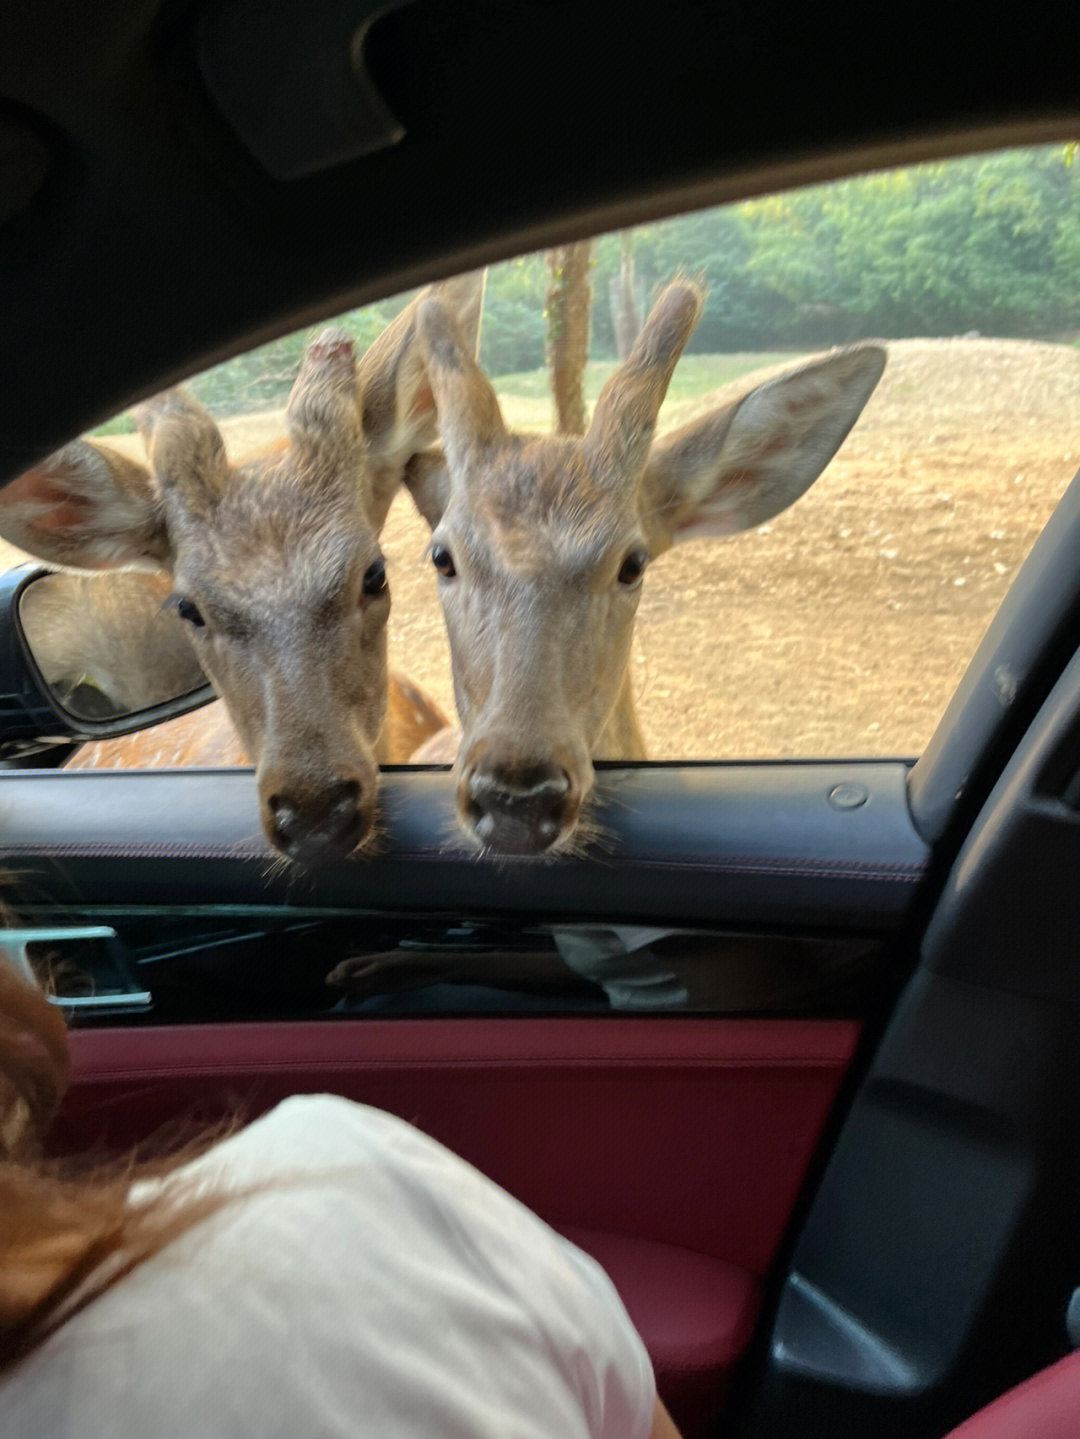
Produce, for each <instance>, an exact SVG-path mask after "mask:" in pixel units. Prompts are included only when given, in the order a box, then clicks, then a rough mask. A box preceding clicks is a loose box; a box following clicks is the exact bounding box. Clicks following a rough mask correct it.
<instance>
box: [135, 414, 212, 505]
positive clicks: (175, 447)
mask: <svg viewBox="0 0 1080 1439" xmlns="http://www.w3.org/2000/svg"><path fill="white" fill-rule="evenodd" d="M132 414H133V415H134V417H135V423H136V424H137V425H138V427H139V433H140V434H141V435H142V437H143V442H144V444H145V445H146V453H147V455H148V456H149V457H150V468H151V470H152V471H153V475H154V479H155V481H156V482H157V485H158V487H159V488H160V489H161V490H163V491H167V490H176V491H177V492H178V493H180V494H181V495H182V496H183V498H184V501H185V504H186V505H188V506H189V507H192V508H195V507H198V506H205V505H206V504H207V503H212V502H213V501H214V500H216V499H217V497H218V496H219V495H220V494H221V490H222V486H223V485H224V482H225V477H226V475H227V473H228V462H227V461H226V458H225V441H224V440H223V439H222V438H221V431H220V430H219V429H218V427H217V425H216V424H215V423H214V420H213V417H212V415H211V414H210V411H209V410H207V409H205V408H204V406H202V405H200V404H199V402H198V400H196V399H193V398H192V396H191V395H189V394H187V393H186V392H185V391H184V390H179V389H177V390H164V391H163V392H162V393H161V394H160V395H154V396H153V397H152V398H151V399H149V400H144V401H143V403H142V404H141V405H137V406H136V407H135V409H134V410H133V411H132Z"/></svg>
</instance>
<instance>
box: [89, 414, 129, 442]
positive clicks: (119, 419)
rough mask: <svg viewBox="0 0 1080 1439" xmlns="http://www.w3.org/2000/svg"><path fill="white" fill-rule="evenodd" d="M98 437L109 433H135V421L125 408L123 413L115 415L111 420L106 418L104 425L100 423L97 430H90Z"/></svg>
mask: <svg viewBox="0 0 1080 1439" xmlns="http://www.w3.org/2000/svg"><path fill="white" fill-rule="evenodd" d="M90 433H91V435H94V436H96V437H105V436H108V435H133V434H134V433H135V421H134V420H133V419H132V418H131V416H130V415H129V414H128V413H127V411H126V410H125V411H124V413H123V414H120V415H113V417H112V419H111V420H106V421H105V423H104V424H103V425H98V427H97V429H96V430H91V431H90Z"/></svg>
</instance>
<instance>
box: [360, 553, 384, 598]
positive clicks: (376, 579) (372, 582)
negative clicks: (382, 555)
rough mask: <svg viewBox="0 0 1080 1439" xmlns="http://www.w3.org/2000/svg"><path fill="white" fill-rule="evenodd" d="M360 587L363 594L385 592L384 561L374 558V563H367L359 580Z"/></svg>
mask: <svg viewBox="0 0 1080 1439" xmlns="http://www.w3.org/2000/svg"><path fill="white" fill-rule="evenodd" d="M360 588H361V589H362V590H363V591H364V594H365V595H381V594H384V593H385V592H386V563H385V561H383V560H376V561H375V562H374V564H370V565H368V567H367V569H366V570H365V571H364V578H363V579H362V580H361V582H360Z"/></svg>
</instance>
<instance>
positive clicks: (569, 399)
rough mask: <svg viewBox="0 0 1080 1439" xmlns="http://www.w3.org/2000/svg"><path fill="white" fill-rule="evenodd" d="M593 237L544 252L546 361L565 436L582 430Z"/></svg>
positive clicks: (558, 418) (558, 426)
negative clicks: (547, 279) (548, 275)
mask: <svg viewBox="0 0 1080 1439" xmlns="http://www.w3.org/2000/svg"><path fill="white" fill-rule="evenodd" d="M591 265H592V241H591V240H582V241H579V242H578V243H577V244H574V245H560V246H559V247H558V248H557V249H554V250H549V251H548V269H549V270H550V272H551V280H550V282H549V284H548V291H547V339H548V363H549V364H550V366H551V393H552V396H553V397H554V400H555V424H556V428H557V429H558V430H559V432H560V433H561V434H564V435H583V434H584V433H585V361H586V360H587V359H588V355H589V318H590V313H591V309H592V285H591V284H590V283H589V270H590V267H591Z"/></svg>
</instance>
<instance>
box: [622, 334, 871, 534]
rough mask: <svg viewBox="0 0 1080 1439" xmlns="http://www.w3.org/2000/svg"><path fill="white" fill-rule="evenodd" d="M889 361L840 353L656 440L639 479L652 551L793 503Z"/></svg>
mask: <svg viewBox="0 0 1080 1439" xmlns="http://www.w3.org/2000/svg"><path fill="white" fill-rule="evenodd" d="M885 358H886V357H885V351H884V350H883V349H881V348H880V347H879V346H877V345H860V346H856V347H853V348H852V349H850V350H843V351H840V352H839V353H838V354H835V355H830V356H829V357H828V358H826V359H824V360H817V361H815V362H814V363H813V364H810V365H806V366H805V367H804V368H802V369H799V370H793V371H791V372H790V373H788V374H786V375H781V376H780V378H779V379H775V380H770V381H767V382H766V383H765V384H763V385H759V386H758V388H757V389H755V390H751V391H750V393H749V394H748V395H745V396H744V397H743V398H742V399H741V400H736V401H735V402H734V403H733V404H730V405H725V406H724V407H723V409H721V410H714V411H713V412H712V413H710V414H706V415H703V416H702V417H701V418H700V419H697V420H691V421H690V423H689V424H687V425H684V426H683V427H682V429H680V430H677V431H676V432H675V433H674V434H672V435H667V436H665V438H664V439H662V440H658V441H657V442H656V444H654V445H653V448H652V451H651V452H650V454H649V460H648V464H647V466H646V469H645V474H644V477H643V480H642V508H643V517H644V520H645V523H646V528H647V529H648V531H649V533H650V545H651V547H652V548H653V550H654V552H657V553H658V552H659V551H661V550H664V549H667V547H668V546H669V545H673V544H678V543H679V542H680V541H682V540H689V539H693V538H695V537H696V536H699V535H732V534H736V533H737V532H738V531H739V530H747V529H751V528H753V526H754V525H760V524H762V523H763V522H764V521H765V520H769V519H771V518H772V517H773V515H777V514H779V513H780V511H781V510H784V509H786V508H787V506H788V505H790V504H793V503H794V501H795V500H797V499H798V498H799V496H800V495H802V494H803V493H804V492H805V491H806V490H808V489H809V488H810V486H811V485H812V484H813V482H814V481H815V480H816V479H817V477H818V476H819V475H820V474H821V472H822V470H824V468H825V466H826V465H827V464H828V463H829V461H830V460H831V459H832V457H833V455H835V454H836V451H837V450H838V449H839V448H840V445H841V444H842V443H843V441H844V439H845V437H846V436H847V434H848V431H849V430H850V429H851V427H852V425H854V423H855V421H856V420H857V419H858V418H859V415H860V414H861V413H862V410H863V406H864V405H865V404H866V402H867V400H868V399H869V398H870V396H871V394H872V393H873V390H874V387H875V385H876V384H877V382H878V380H879V379H880V378H881V374H882V371H883V370H884V368H885Z"/></svg>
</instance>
